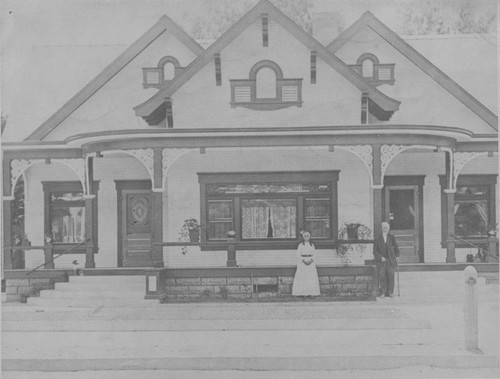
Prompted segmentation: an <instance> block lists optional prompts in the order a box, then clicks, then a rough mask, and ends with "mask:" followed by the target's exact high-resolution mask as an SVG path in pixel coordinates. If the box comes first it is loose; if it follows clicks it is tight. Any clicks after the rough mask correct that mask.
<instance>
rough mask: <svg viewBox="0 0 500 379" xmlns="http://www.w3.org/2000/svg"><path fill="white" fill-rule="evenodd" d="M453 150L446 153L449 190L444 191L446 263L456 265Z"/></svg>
mask: <svg viewBox="0 0 500 379" xmlns="http://www.w3.org/2000/svg"><path fill="white" fill-rule="evenodd" d="M453 172H454V169H453V150H451V149H450V150H449V151H446V181H447V183H448V188H447V189H445V190H444V192H445V194H446V213H447V215H446V219H447V224H446V231H447V234H446V235H447V239H446V263H456V262H457V258H456V257H455V239H454V238H453V237H452V236H451V234H453V233H454V232H455V192H456V191H457V190H456V188H454V187H455V185H454V184H455V180H454V177H453V176H454V175H453Z"/></svg>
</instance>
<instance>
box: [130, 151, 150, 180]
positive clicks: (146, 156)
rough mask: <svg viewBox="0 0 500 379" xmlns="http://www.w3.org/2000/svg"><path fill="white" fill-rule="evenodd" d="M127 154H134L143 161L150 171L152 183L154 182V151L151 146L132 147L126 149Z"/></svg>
mask: <svg viewBox="0 0 500 379" xmlns="http://www.w3.org/2000/svg"><path fill="white" fill-rule="evenodd" d="M124 151H125V152H126V153H127V154H130V155H132V156H134V157H135V158H136V159H137V160H139V162H141V163H142V164H143V165H144V167H146V170H147V171H148V173H149V176H150V178H151V183H154V151H153V149H151V148H147V149H131V150H124Z"/></svg>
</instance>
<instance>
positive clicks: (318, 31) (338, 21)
mask: <svg viewBox="0 0 500 379" xmlns="http://www.w3.org/2000/svg"><path fill="white" fill-rule="evenodd" d="M312 31H313V37H314V38H316V39H317V40H318V41H319V42H320V43H321V44H323V45H325V46H326V45H328V44H329V43H330V42H332V41H333V40H334V39H335V38H337V36H338V35H339V34H340V33H342V32H343V31H344V17H343V16H342V15H341V14H340V13H339V12H319V13H313V15H312Z"/></svg>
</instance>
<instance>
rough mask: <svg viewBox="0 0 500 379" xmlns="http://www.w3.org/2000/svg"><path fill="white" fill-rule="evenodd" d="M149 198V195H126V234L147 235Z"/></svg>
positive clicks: (149, 212) (149, 225)
mask: <svg viewBox="0 0 500 379" xmlns="http://www.w3.org/2000/svg"><path fill="white" fill-rule="evenodd" d="M150 230H151V198H150V196H149V195H127V234H131V233H149V232H150Z"/></svg>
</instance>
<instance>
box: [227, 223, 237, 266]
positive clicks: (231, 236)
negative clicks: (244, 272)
mask: <svg viewBox="0 0 500 379" xmlns="http://www.w3.org/2000/svg"><path fill="white" fill-rule="evenodd" d="M226 235H227V263H226V266H227V267H236V232H235V231H233V230H230V231H228V232H227V233H226Z"/></svg>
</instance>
